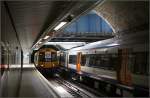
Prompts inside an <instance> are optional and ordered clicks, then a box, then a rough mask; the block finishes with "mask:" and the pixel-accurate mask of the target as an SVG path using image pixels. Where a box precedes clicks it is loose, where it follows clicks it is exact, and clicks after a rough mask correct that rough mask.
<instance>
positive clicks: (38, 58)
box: [34, 40, 149, 87]
mask: <svg viewBox="0 0 150 98" xmlns="http://www.w3.org/2000/svg"><path fill="white" fill-rule="evenodd" d="M109 42H113V41H112V40H109V41H107V42H106V44H105V42H104V43H98V42H95V43H92V44H89V45H86V46H82V47H77V48H73V49H70V50H67V51H61V52H60V50H59V49H56V47H55V46H53V48H52V46H43V47H41V48H40V49H39V50H38V51H37V52H36V53H35V55H34V56H35V57H34V59H35V60H34V62H35V65H36V67H37V68H38V69H44V70H50V69H54V68H59V67H62V66H63V67H67V68H68V69H73V70H75V71H80V72H86V73H90V74H94V75H97V76H100V77H104V78H108V79H113V80H117V81H120V82H121V83H122V84H125V85H139V86H144V87H148V85H149V82H148V76H149V62H148V61H149V60H148V59H149V57H148V53H149V51H148V47H147V45H144V44H135V45H120V44H116V43H114V42H113V43H109ZM99 46H101V47H99ZM54 47H55V49H54ZM79 54H80V56H79ZM78 59H80V61H78ZM78 65H79V67H78Z"/></svg>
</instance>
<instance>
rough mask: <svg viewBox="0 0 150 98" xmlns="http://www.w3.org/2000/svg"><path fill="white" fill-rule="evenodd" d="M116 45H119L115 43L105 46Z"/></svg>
mask: <svg viewBox="0 0 150 98" xmlns="http://www.w3.org/2000/svg"><path fill="white" fill-rule="evenodd" d="M117 45H119V44H117V43H112V44H108V45H107V46H117Z"/></svg>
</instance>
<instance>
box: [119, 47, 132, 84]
mask: <svg viewBox="0 0 150 98" xmlns="http://www.w3.org/2000/svg"><path fill="white" fill-rule="evenodd" d="M129 51H130V49H127V48H126V49H119V50H118V57H119V58H118V62H119V64H118V68H117V79H118V81H119V82H120V83H122V84H125V85H131V84H132V81H131V72H130V70H129Z"/></svg>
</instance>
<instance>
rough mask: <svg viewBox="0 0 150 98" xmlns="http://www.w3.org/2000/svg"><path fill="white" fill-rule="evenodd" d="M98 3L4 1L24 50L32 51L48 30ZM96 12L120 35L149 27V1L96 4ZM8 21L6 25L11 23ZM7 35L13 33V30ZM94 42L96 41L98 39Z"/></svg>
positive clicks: (79, 38) (92, 0)
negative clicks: (69, 16) (68, 16)
mask: <svg viewBox="0 0 150 98" xmlns="http://www.w3.org/2000/svg"><path fill="white" fill-rule="evenodd" d="M96 3H97V0H89V1H87V2H82V0H79V1H74V0H68V1H59V2H58V1H51V0H49V1H4V6H5V7H6V11H7V13H8V15H9V16H7V17H9V18H10V20H11V23H12V25H13V27H14V29H15V31H16V33H17V35H18V37H19V41H20V43H21V46H22V49H23V50H24V52H28V51H29V50H30V49H31V47H32V46H33V45H34V44H35V43H36V42H37V41H38V40H39V39H40V37H41V35H42V34H43V33H45V30H46V29H47V28H49V27H52V26H54V24H55V23H57V22H59V21H60V20H62V19H63V18H65V17H66V16H67V15H68V14H73V15H74V17H73V18H76V17H77V16H79V15H80V14H81V13H83V12H84V11H85V10H87V9H88V8H90V7H92V6H93V5H95V4H96ZM94 10H95V11H96V12H97V14H98V15H99V16H101V17H102V18H103V19H105V21H107V23H109V25H110V26H111V27H112V29H113V32H115V33H116V34H117V33H122V32H124V31H127V33H134V32H136V30H139V29H142V28H144V29H145V27H147V26H148V24H149V23H148V22H149V2H147V1H140V2H139V1H134V0H131V1H126V0H123V1H112V0H105V1H104V2H102V3H101V2H100V3H99V5H96V6H95V8H94ZM6 15H7V14H6ZM4 17H5V16H4ZM7 19H8V18H7ZM7 19H6V20H5V22H6V23H10V21H9V22H8V20H7ZM2 20H3V17H2ZM6 26H8V27H5V28H10V27H9V25H6ZM7 32H12V31H11V29H10V30H7ZM81 39H82V38H81V37H76V39H75V40H81ZM92 39H93V41H95V39H96V37H95V38H92ZM92 39H87V40H92ZM61 40H63V39H61ZM96 40H99V38H98V39H96Z"/></svg>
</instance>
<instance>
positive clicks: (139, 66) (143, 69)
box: [132, 52, 149, 75]
mask: <svg viewBox="0 0 150 98" xmlns="http://www.w3.org/2000/svg"><path fill="white" fill-rule="evenodd" d="M134 57H135V60H134V64H133V70H132V72H133V73H134V74H143V75H148V70H147V69H149V67H148V66H149V64H148V53H147V52H138V53H134Z"/></svg>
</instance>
